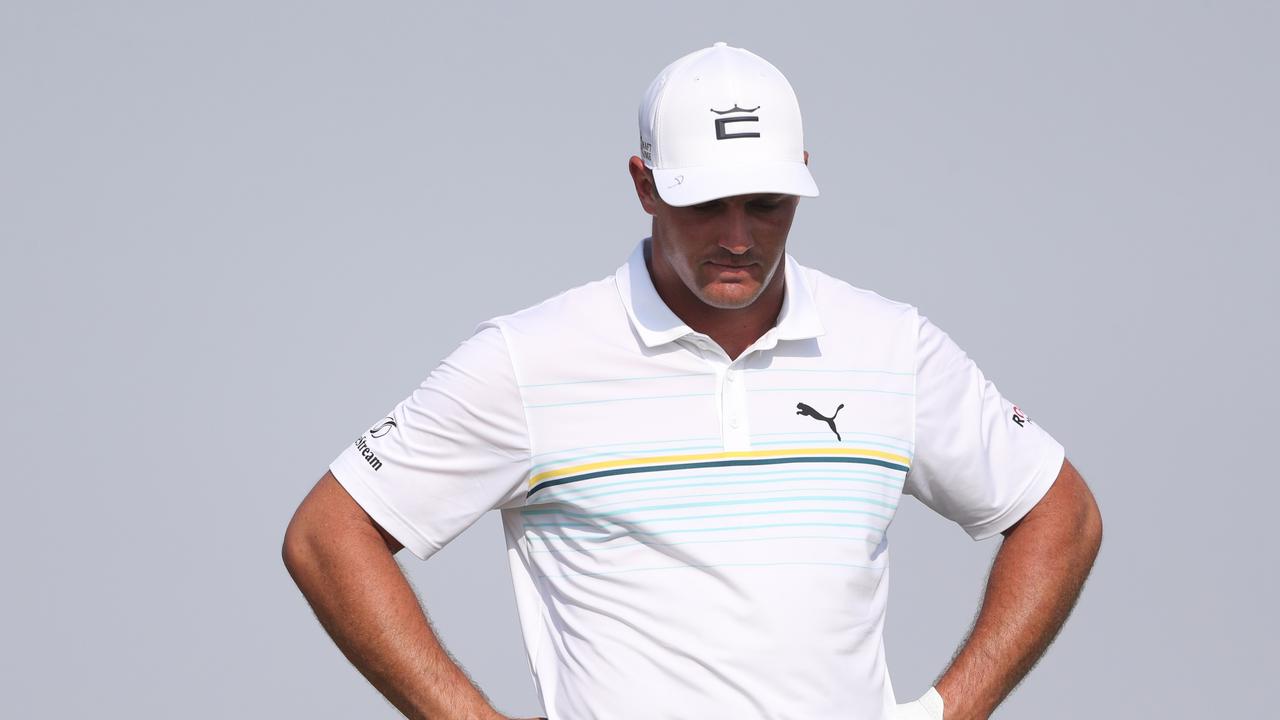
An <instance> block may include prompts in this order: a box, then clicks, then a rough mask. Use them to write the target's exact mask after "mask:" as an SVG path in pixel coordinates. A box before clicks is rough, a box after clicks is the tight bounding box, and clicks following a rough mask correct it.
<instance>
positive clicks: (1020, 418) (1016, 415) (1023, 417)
mask: <svg viewBox="0 0 1280 720" xmlns="http://www.w3.org/2000/svg"><path fill="white" fill-rule="evenodd" d="M1010 419H1012V420H1013V421H1014V422H1016V423H1018V427H1026V426H1027V414H1026V413H1024V412H1022V409H1021V408H1019V407H1018V406H1017V405H1014V406H1013V416H1012V417H1011V418H1010Z"/></svg>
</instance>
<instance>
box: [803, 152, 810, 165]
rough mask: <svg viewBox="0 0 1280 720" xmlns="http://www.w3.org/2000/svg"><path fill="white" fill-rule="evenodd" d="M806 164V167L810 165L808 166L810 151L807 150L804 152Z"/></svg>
mask: <svg viewBox="0 0 1280 720" xmlns="http://www.w3.org/2000/svg"><path fill="white" fill-rule="evenodd" d="M804 164H805V165H808V164H809V151H808V150H805V151H804Z"/></svg>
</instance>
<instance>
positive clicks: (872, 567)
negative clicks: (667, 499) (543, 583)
mask: <svg viewBox="0 0 1280 720" xmlns="http://www.w3.org/2000/svg"><path fill="white" fill-rule="evenodd" d="M779 565H830V566H834V567H850V568H859V569H863V570H882V569H884V566H883V565H858V564H855V563H836V562H808V561H800V562H768V563H710V564H701V563H699V564H694V563H684V564H681V565H663V566H657V567H645V568H627V569H626V570H604V571H601V572H578V573H556V574H550V575H539V576H538V577H543V578H548V577H571V576H574V575H617V574H619V573H628V572H641V571H644V570H679V569H681V568H709V567H777V566H779Z"/></svg>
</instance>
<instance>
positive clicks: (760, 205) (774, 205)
mask: <svg viewBox="0 0 1280 720" xmlns="http://www.w3.org/2000/svg"><path fill="white" fill-rule="evenodd" d="M751 205H752V206H753V207H755V209H757V210H764V211H766V212H767V211H769V210H777V209H778V208H779V207H782V203H781V202H753V203H751Z"/></svg>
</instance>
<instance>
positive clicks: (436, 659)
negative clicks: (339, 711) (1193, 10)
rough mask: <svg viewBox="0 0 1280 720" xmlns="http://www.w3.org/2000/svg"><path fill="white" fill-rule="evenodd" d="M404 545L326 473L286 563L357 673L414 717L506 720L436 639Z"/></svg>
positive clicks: (306, 504) (287, 546)
mask: <svg viewBox="0 0 1280 720" xmlns="http://www.w3.org/2000/svg"><path fill="white" fill-rule="evenodd" d="M400 548H401V545H400V543H399V542H398V541H396V539H395V538H393V537H392V536H391V535H389V534H387V533H386V532H385V531H384V530H383V529H382V528H381V527H380V526H378V524H377V523H376V522H374V521H373V519H372V518H370V517H369V516H368V514H366V513H365V512H364V510H363V509H362V508H361V507H360V506H359V505H358V504H357V503H356V502H355V500H353V499H352V498H351V496H350V495H349V494H347V491H346V490H345V489H343V487H342V486H341V485H340V484H339V483H338V481H337V480H336V479H335V478H334V477H333V474H332V473H330V472H326V473H325V474H324V477H322V478H321V479H320V481H319V482H318V483H316V486H315V487H314V488H312V490H311V492H310V493H309V494H308V495H307V497H306V499H304V500H303V501H302V504H301V505H300V506H299V507H298V510H297V512H295V513H294V516H293V519H292V520H291V521H290V522H289V527H288V529H287V530H286V531H285V538H284V545H283V549H282V554H283V556H284V564H285V567H287V568H288V570H289V574H290V575H291V576H293V579H294V582H296V583H297V584H298V588H299V589H300V590H301V591H302V594H303V595H304V596H305V597H306V598H307V601H308V602H309V603H311V607H312V609H313V610H315V613H316V617H317V618H318V619H319V620H320V624H321V625H323V626H324V629H325V631H326V632H328V633H329V635H330V637H332V638H333V640H334V642H335V643H337V645H338V647H339V649H341V650H342V653H343V654H344V655H346V657H347V659H348V660H350V661H351V663H352V664H353V665H355V666H356V668H357V669H358V670H360V672H361V673H362V674H363V675H364V676H365V677H366V678H367V679H368V680H369V682H370V683H372V684H373V686H374V687H376V688H377V689H378V691H379V692H381V693H382V694H383V695H385V696H386V697H387V699H388V700H390V701H391V703H392V704H393V705H395V706H396V707H397V708H399V710H400V711H401V712H402V713H404V715H405V716H406V717H409V718H415V719H416V718H431V720H505V716H503V715H501V714H499V713H498V712H497V711H496V710H494V709H493V707H491V706H490V705H489V703H488V701H487V700H486V698H485V697H484V695H483V694H482V693H481V691H480V689H479V688H477V687H476V686H475V685H473V684H472V682H471V680H470V679H469V678H468V677H467V675H466V674H465V673H464V672H463V670H462V668H460V667H459V666H458V665H457V663H455V662H454V661H453V659H452V658H451V657H450V656H449V655H448V653H447V652H446V651H445V649H444V648H443V647H442V646H441V645H440V643H439V641H438V640H437V639H436V636H435V633H434V632H433V631H432V629H431V626H430V623H429V621H428V619H427V616H426V614H425V612H424V611H423V610H422V608H421V607H420V606H419V604H418V598H417V595H416V594H415V593H414V591H413V588H412V587H411V586H410V585H409V581H408V580H407V579H406V578H405V576H404V574H403V573H402V572H401V570H400V566H399V565H398V564H397V563H396V560H395V558H394V557H393V554H394V553H395V552H396V551H398V550H400Z"/></svg>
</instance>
